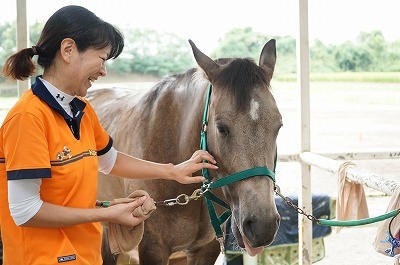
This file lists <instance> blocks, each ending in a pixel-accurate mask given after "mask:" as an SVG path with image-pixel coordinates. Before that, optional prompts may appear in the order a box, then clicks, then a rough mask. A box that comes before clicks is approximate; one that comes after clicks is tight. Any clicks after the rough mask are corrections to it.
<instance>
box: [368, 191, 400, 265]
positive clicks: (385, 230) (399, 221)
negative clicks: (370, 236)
mask: <svg viewBox="0 0 400 265" xmlns="http://www.w3.org/2000/svg"><path fill="white" fill-rule="evenodd" d="M399 208H400V188H397V189H396V190H395V192H394V194H393V195H392V198H391V200H390V203H389V206H388V208H387V210H386V212H391V211H393V210H398V209H399ZM392 219H393V220H392ZM389 224H390V233H389ZM399 232H400V216H399V215H397V216H396V217H395V218H389V219H386V220H384V221H382V222H381V223H380V224H379V226H378V230H377V234H376V237H375V241H374V243H373V246H374V248H375V250H376V251H377V252H379V253H382V254H383V255H386V256H391V257H395V264H398V263H399V254H400V235H399ZM390 234H392V237H391V236H390ZM396 262H397V263H396Z"/></svg>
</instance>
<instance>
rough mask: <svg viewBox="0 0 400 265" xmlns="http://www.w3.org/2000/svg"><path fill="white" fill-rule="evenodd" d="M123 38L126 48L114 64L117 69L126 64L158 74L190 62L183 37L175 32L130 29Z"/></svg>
mask: <svg viewBox="0 0 400 265" xmlns="http://www.w3.org/2000/svg"><path fill="white" fill-rule="evenodd" d="M125 38H126V41H125V43H126V48H125V51H124V54H123V55H122V56H121V58H118V60H119V61H120V62H119V63H118V64H117V65H118V66H119V67H120V70H126V66H127V65H129V66H130V70H131V71H132V72H136V73H146V74H153V75H157V76H162V75H165V74H168V73H171V72H182V71H184V70H186V69H188V68H189V67H191V66H192V64H193V63H192V55H191V51H190V47H189V45H188V43H187V40H185V39H183V38H180V37H179V36H177V35H176V34H172V33H160V32H158V31H156V30H151V29H131V30H127V31H125ZM113 64H114V63H113ZM113 64H111V68H112V69H114V68H113ZM121 65H123V67H121Z"/></svg>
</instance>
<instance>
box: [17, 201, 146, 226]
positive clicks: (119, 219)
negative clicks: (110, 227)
mask: <svg viewBox="0 0 400 265" xmlns="http://www.w3.org/2000/svg"><path fill="white" fill-rule="evenodd" d="M145 200H146V197H140V198H138V199H137V200H135V201H133V202H130V203H121V204H116V205H113V206H110V207H108V208H92V209H81V208H71V207H65V206H59V205H55V204H51V203H47V202H43V204H42V206H41V207H40V209H39V211H38V212H37V213H36V214H35V215H34V216H33V217H32V218H31V219H29V220H28V221H27V222H26V223H24V224H22V225H21V226H24V227H66V226H72V225H77V224H83V223H90V222H113V223H118V224H122V225H128V226H132V227H133V226H136V225H138V224H139V223H141V222H143V221H144V220H145V219H147V217H148V216H147V217H146V216H143V217H134V216H133V215H132V212H133V210H134V209H135V208H137V207H139V206H141V205H142V204H143V202H144V201H145Z"/></svg>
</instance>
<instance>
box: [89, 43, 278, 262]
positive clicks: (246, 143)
mask: <svg viewBox="0 0 400 265" xmlns="http://www.w3.org/2000/svg"><path fill="white" fill-rule="evenodd" d="M189 42H190V45H191V48H192V52H193V55H194V58H195V60H196V62H197V64H198V66H199V67H196V68H192V69H189V70H187V71H186V72H183V73H179V74H171V75H169V76H167V77H164V78H162V79H161V80H160V81H159V82H158V83H156V84H155V85H154V86H153V87H152V88H151V89H150V90H148V91H147V92H135V91H133V90H131V89H122V88H98V89H93V90H91V91H89V94H88V99H89V100H90V102H91V104H92V105H93V107H94V109H95V111H96V112H97V114H98V117H99V120H100V122H101V124H102V125H103V127H104V128H105V129H106V130H107V131H108V133H109V134H110V136H111V137H112V138H113V140H114V147H115V148H116V149H117V150H119V151H122V152H125V153H128V154H130V155H133V156H135V157H139V158H142V159H146V160H151V161H155V162H159V163H174V164H177V163H180V162H182V161H184V160H186V159H188V158H190V156H191V155H192V154H193V152H194V151H195V150H198V149H199V146H200V134H201V133H200V132H201V131H202V127H204V124H202V117H204V113H203V112H204V108H205V103H206V93H207V88H210V86H212V92H210V93H211V97H210V98H209V102H208V105H207V108H208V110H207V114H206V115H207V129H206V132H207V134H206V139H205V140H206V141H207V150H208V151H209V152H210V153H211V154H212V155H213V156H214V158H215V159H216V161H217V165H218V169H217V170H213V171H209V177H210V178H211V179H212V180H218V179H223V178H224V177H225V176H228V175H230V174H234V173H236V172H240V171H243V170H246V169H249V168H253V167H257V166H262V167H266V168H268V169H270V170H271V171H272V170H273V169H274V168H275V163H276V155H277V145H276V139H277V136H278V132H279V129H280V127H281V126H282V116H281V114H280V112H279V109H278V107H277V104H276V101H275V99H274V97H273V95H272V93H271V91H270V82H271V78H272V75H273V72H274V68H275V63H276V46H275V45H276V44H275V40H274V39H272V40H270V41H268V42H267V43H266V44H265V46H264V47H263V49H262V51H261V54H260V59H259V64H258V65H257V64H256V63H255V62H254V60H252V59H250V58H220V59H216V60H213V59H211V58H210V57H208V56H207V55H205V54H204V53H203V52H202V51H200V50H199V49H198V48H197V47H196V45H195V44H194V43H193V42H192V41H190V40H189ZM199 174H200V173H199ZM200 185H201V184H190V185H182V184H179V183H178V182H175V181H168V180H160V179H157V180H145V181H143V180H131V179H123V178H119V177H110V176H104V175H101V174H100V176H99V187H98V194H99V199H101V200H110V199H113V198H119V197H126V196H128V195H129V194H130V193H131V192H132V191H134V190H137V189H142V190H146V191H147V192H148V193H149V195H150V196H151V197H152V198H153V199H154V200H155V201H164V200H166V199H170V198H176V197H177V196H179V195H180V194H192V193H193V191H195V190H196V189H198V188H199V186H200ZM274 189H275V184H274V181H273V179H272V178H271V177H266V176H265V175H264V173H262V174H261V175H260V174H259V175H257V176H253V177H248V178H245V179H242V180H240V181H236V182H233V183H230V184H229V185H225V186H223V187H221V188H219V189H215V190H213V192H214V194H215V195H216V196H217V197H219V198H221V200H223V201H224V202H226V204H227V205H229V207H230V209H231V212H232V216H231V230H232V233H233V235H234V236H235V238H236V240H237V244H238V246H239V247H240V248H242V249H246V250H247V252H248V253H249V254H251V255H256V254H258V253H259V252H260V251H262V249H263V248H264V247H265V246H267V245H269V244H271V243H272V241H273V240H274V237H275V236H276V233H277V230H278V227H279V222H280V216H279V214H278V211H277V208H276V205H275V201H274ZM215 209H216V211H217V214H220V213H221V212H222V211H223V209H222V207H220V206H219V205H216V206H215ZM144 227H145V228H144V235H143V238H142V241H141V242H140V244H139V246H138V251H139V260H140V261H139V262H140V264H153V265H166V264H168V259H169V257H170V255H171V254H173V253H175V252H179V251H184V252H185V253H186V257H187V264H190V265H194V264H196V265H209V264H214V263H215V261H216V260H217V258H218V256H219V254H220V245H219V243H218V241H217V240H216V236H215V231H214V230H213V226H212V225H211V223H210V217H209V213H208V212H207V206H206V203H205V201H204V200H203V199H201V198H200V199H197V200H191V201H190V202H188V203H187V204H186V205H175V206H173V207H169V206H162V205H161V206H158V207H157V209H156V210H155V211H154V212H153V213H152V215H151V217H150V218H149V219H147V220H146V221H145V225H144ZM103 249H104V248H103Z"/></svg>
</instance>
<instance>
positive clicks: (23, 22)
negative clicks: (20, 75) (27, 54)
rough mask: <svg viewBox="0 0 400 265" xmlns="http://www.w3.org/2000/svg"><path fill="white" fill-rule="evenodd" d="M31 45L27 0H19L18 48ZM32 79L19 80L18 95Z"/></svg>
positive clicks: (27, 86)
mask: <svg viewBox="0 0 400 265" xmlns="http://www.w3.org/2000/svg"><path fill="white" fill-rule="evenodd" d="M28 46H29V27H28V20H27V15H26V0H17V50H18V51H19V50H22V49H24V48H26V47H28ZM30 83H31V82H30V80H29V79H27V80H25V81H19V80H18V81H17V87H18V97H21V95H22V94H23V93H24V92H25V91H26V90H27V89H28V88H29V87H30Z"/></svg>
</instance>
